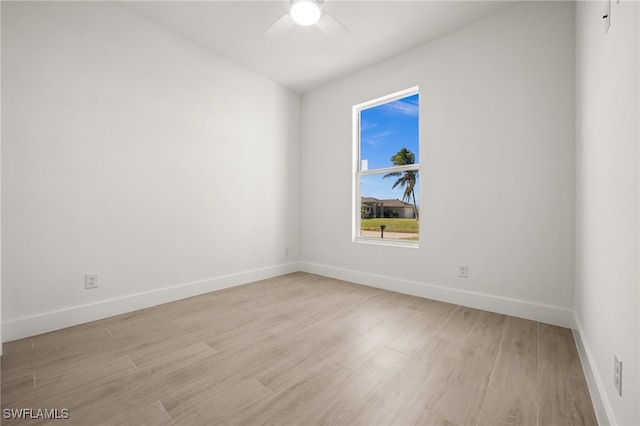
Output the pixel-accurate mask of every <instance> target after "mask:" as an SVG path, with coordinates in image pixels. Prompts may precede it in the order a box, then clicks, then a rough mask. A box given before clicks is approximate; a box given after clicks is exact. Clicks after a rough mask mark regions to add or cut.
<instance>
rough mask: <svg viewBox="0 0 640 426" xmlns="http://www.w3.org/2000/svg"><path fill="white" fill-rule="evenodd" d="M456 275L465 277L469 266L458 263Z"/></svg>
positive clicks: (467, 274)
mask: <svg viewBox="0 0 640 426" xmlns="http://www.w3.org/2000/svg"><path fill="white" fill-rule="evenodd" d="M458 276H459V277H460V278H467V277H468V276H469V267H468V266H467V265H463V264H460V265H458Z"/></svg>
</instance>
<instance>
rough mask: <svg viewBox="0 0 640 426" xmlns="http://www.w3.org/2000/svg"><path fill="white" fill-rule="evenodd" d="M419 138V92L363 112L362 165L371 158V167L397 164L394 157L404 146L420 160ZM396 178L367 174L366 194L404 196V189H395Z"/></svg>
mask: <svg viewBox="0 0 640 426" xmlns="http://www.w3.org/2000/svg"><path fill="white" fill-rule="evenodd" d="M418 141H419V139H418V95H417V94H415V95H411V96H408V97H406V98H402V99H398V100H396V101H393V102H389V103H386V104H382V105H378V106H375V107H373V108H368V109H365V110H362V111H360V164H361V165H362V160H367V163H368V169H369V170H373V169H377V168H382V167H391V166H393V163H392V162H391V157H392V156H393V155H394V154H395V153H396V152H398V151H399V150H400V149H402V148H407V149H408V150H409V151H411V152H413V153H414V154H415V156H416V162H418V161H419V149H418ZM396 180H397V178H394V177H390V178H387V179H382V175H367V176H363V177H362V196H364V197H375V198H379V199H388V198H393V199H396V198H397V199H402V194H403V192H404V191H403V190H402V189H400V188H396V189H393V190H392V189H391V186H393V183H394V182H395V181H396ZM416 201H418V191H417V185H416Z"/></svg>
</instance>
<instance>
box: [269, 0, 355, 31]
mask: <svg viewBox="0 0 640 426" xmlns="http://www.w3.org/2000/svg"><path fill="white" fill-rule="evenodd" d="M323 3H324V0H291V5H290V6H289V12H287V13H285V14H284V16H282V18H280V19H278V20H277V21H276V22H275V23H274V24H273V25H271V26H270V27H269V28H267V30H266V31H265V32H264V36H265V37H268V38H276V37H280V36H281V35H282V34H284V33H285V32H287V31H288V30H290V29H291V28H292V27H293V26H294V25H296V24H298V25H302V26H311V25H315V26H316V27H318V28H319V29H320V30H321V31H322V32H324V33H325V34H328V35H330V36H332V37H336V38H342V37H346V36H348V35H349V34H350V32H349V30H348V29H347V28H346V27H345V26H344V25H342V23H341V22H340V21H338V20H337V19H336V18H334V17H333V16H332V15H331V14H329V12H326V11H324V10H322V4H323Z"/></svg>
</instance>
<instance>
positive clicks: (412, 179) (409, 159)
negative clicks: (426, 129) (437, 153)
mask: <svg viewBox="0 0 640 426" xmlns="http://www.w3.org/2000/svg"><path fill="white" fill-rule="evenodd" d="M391 162H392V163H393V165H394V166H406V165H408V164H415V162H416V156H415V155H414V154H413V152H411V151H409V150H408V149H407V148H402V149H401V150H400V151H398V152H397V153H395V154H394V155H393V157H391ZM392 176H393V177H397V176H400V178H399V179H398V180H396V181H395V183H394V184H393V186H392V187H391V189H395V188H396V187H397V186H399V187H400V188H404V194H403V195H402V201H404V202H406V203H409V202H411V200H412V199H413V212H414V214H415V217H416V220H418V206H417V204H416V194H415V192H414V189H415V186H416V181H417V180H418V170H406V171H404V172H391V173H387V174H386V175H384V176H383V177H382V178H383V179H386V178H388V177H392Z"/></svg>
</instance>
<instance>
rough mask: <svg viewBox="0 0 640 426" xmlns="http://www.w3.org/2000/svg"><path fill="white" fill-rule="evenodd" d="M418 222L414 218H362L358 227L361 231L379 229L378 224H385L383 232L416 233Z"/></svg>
mask: <svg viewBox="0 0 640 426" xmlns="http://www.w3.org/2000/svg"><path fill="white" fill-rule="evenodd" d="M418 222H419V221H417V220H415V219H384V218H378V219H362V222H361V225H360V228H361V229H362V230H363V231H379V230H380V225H383V224H384V225H387V227H386V229H385V230H384V231H385V232H407V233H414V234H417V233H418Z"/></svg>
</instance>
